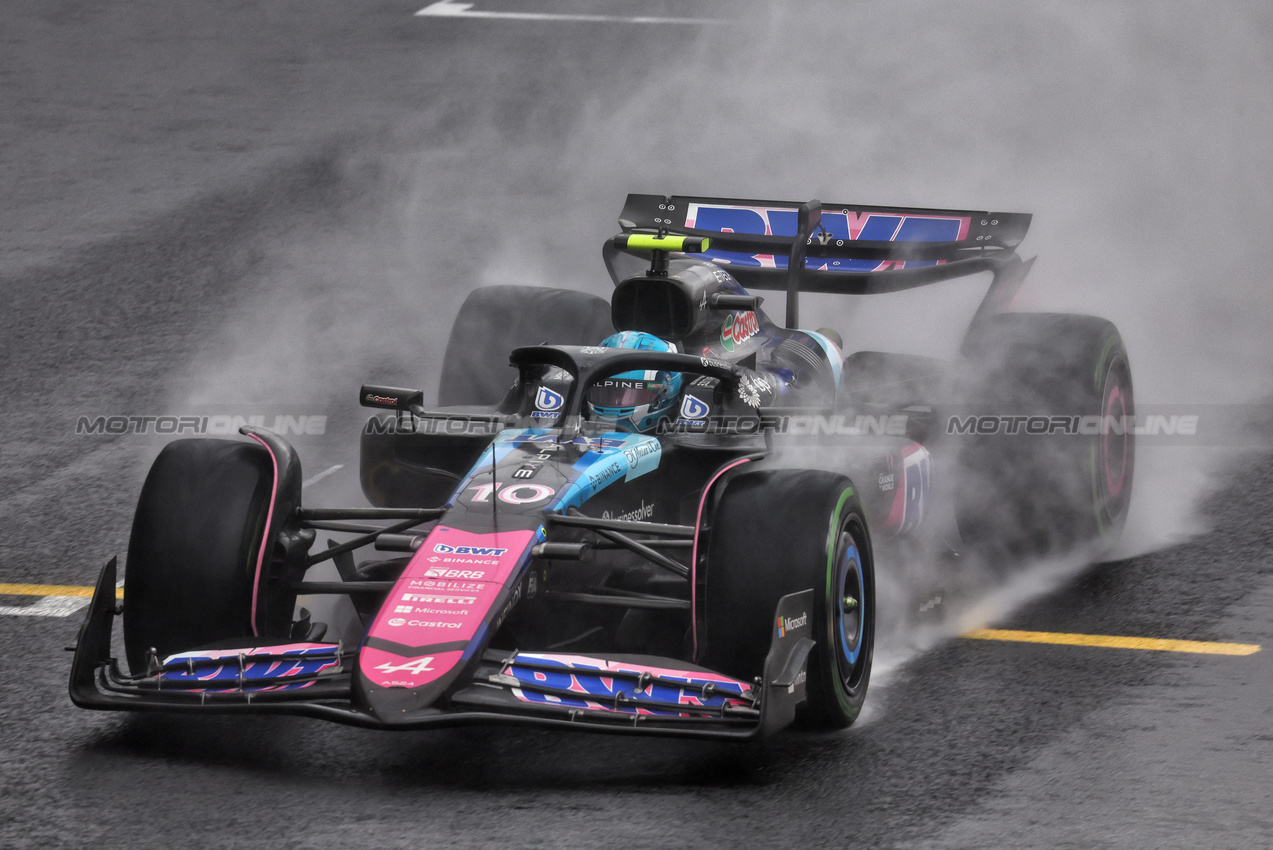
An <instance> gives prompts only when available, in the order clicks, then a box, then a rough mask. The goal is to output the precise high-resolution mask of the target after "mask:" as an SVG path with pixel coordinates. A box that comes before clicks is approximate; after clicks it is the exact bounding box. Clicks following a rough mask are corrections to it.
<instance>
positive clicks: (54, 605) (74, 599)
mask: <svg viewBox="0 0 1273 850" xmlns="http://www.w3.org/2000/svg"><path fill="white" fill-rule="evenodd" d="M89 601H90V600H88V599H85V598H84V597H82V596H44V597H41V599H40V601H39V602H36V603H35V604H34V605H0V615H5V614H8V615H9V616H11V617H69V616H71V615H72V614H74V613H75V612H76V611H78V610H80V609H81V608H83V607H84V606H85V605H87V604H88V603H89Z"/></svg>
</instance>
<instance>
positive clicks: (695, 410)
mask: <svg viewBox="0 0 1273 850" xmlns="http://www.w3.org/2000/svg"><path fill="white" fill-rule="evenodd" d="M711 411H712V408H711V407H710V406H709V405H708V404H707V403H706V402H704V401H702V400H700V399H697V398H695V397H694V396H692V395H687V396H685V398H684V399H682V400H681V418H683V419H703V418H704V417H706V416H707V414H709V413H711Z"/></svg>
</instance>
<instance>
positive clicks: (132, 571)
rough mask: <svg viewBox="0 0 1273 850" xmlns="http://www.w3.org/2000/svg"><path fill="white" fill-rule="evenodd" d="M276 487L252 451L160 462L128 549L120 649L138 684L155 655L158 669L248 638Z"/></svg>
mask: <svg viewBox="0 0 1273 850" xmlns="http://www.w3.org/2000/svg"><path fill="white" fill-rule="evenodd" d="M273 480H274V469H273V464H272V463H271V460H270V455H269V453H268V452H267V451H266V450H265V449H264V448H262V447H261V446H260V445H257V444H256V443H243V442H237V441H233V440H177V441H175V442H172V443H169V444H168V445H167V446H165V447H164V449H163V451H161V452H160V453H159V457H157V458H156V459H155V462H154V465H153V466H151V468H150V474H149V475H147V476H146V483H145V484H144V485H143V486H142V491H141V498H140V499H139V500H138V503H137V512H136V514H135V515H134V517H133V528H132V536H131V538H130V539H129V542H128V564H127V570H126V573H125V578H124V648H125V650H126V652H127V655H128V666H129V668H130V669H131V670H132V671H133V673H134V674H139V673H142V672H144V671H145V670H146V657H147V653H148V651H149V650H150V649H152V648H153V649H154V650H155V654H156V655H157V656H158V657H159V658H160V659H162V658H163V657H164V656H166V655H171V654H173V653H174V652H180V651H184V650H188V649H193V648H195V647H199V646H203V645H206V644H210V643H214V642H218V641H224V640H227V639H231V638H244V637H248V636H250V635H252V591H253V586H254V582H255V579H256V564H257V554H258V552H259V551H260V546H261V540H262V537H263V536H264V534H265V524H266V517H267V515H268V513H269V509H270V494H271V490H272V487H273ZM266 578H267V577H266V576H262V584H263V585H264V584H265V583H266ZM287 613H288V615H289V616H288V620H289V622H290V614H291V611H290V609H289V610H288V612H287Z"/></svg>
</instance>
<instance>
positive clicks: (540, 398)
mask: <svg viewBox="0 0 1273 850" xmlns="http://www.w3.org/2000/svg"><path fill="white" fill-rule="evenodd" d="M565 403H566V398H565V396H563V395H562V394H561V393H557V392H553V391H552V390H550V389H548V387H540V388H539V392H537V393H535V412H536V413H540V414H544V413H554V414H555V413H556V412H557V411H559V410H561V406H562V405H563V404H565Z"/></svg>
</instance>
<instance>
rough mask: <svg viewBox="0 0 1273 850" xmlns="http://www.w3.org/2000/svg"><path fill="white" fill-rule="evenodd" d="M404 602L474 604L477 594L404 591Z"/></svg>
mask: <svg viewBox="0 0 1273 850" xmlns="http://www.w3.org/2000/svg"><path fill="white" fill-rule="evenodd" d="M402 601H403V602H424V603H431V604H433V605H473V604H474V603H476V602H477V597H476V596H449V595H444V594H440V593H404V594H402Z"/></svg>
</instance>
